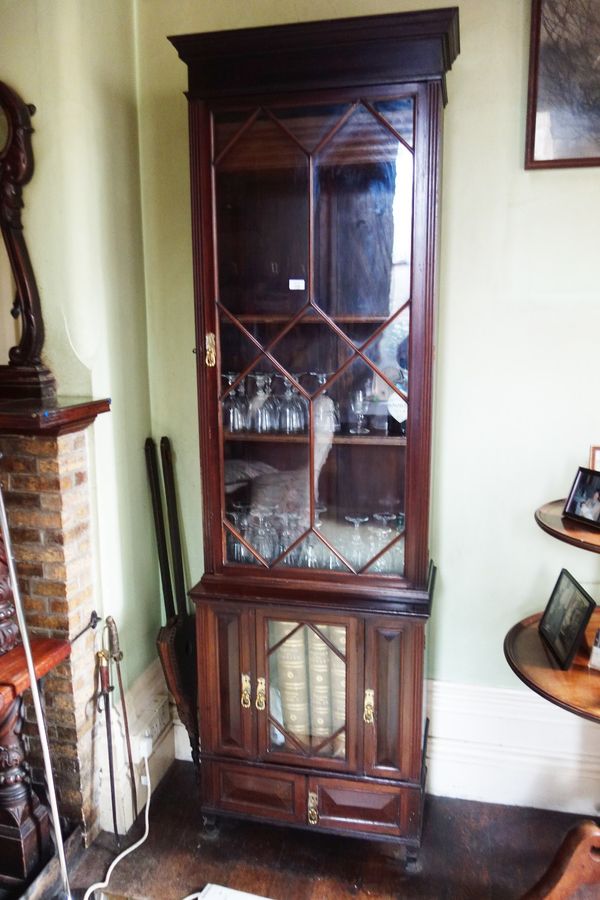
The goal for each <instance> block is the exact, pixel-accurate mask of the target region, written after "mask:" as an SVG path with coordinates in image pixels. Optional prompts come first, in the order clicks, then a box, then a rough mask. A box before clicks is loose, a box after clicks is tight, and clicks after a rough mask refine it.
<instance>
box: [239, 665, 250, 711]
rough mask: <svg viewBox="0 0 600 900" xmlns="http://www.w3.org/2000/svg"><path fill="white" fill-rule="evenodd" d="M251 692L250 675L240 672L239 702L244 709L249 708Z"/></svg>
mask: <svg viewBox="0 0 600 900" xmlns="http://www.w3.org/2000/svg"><path fill="white" fill-rule="evenodd" d="M251 693H252V685H251V683H250V676H249V675H246V674H244V673H242V695H241V697H240V703H241V704H242V706H243V708H244V709H250V705H251Z"/></svg>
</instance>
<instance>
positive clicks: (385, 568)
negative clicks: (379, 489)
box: [344, 511, 404, 574]
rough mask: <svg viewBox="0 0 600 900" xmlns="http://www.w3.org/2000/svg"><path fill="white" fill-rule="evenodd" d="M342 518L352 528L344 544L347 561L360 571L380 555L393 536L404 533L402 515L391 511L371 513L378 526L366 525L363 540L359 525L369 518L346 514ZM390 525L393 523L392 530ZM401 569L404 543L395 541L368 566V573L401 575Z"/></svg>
mask: <svg viewBox="0 0 600 900" xmlns="http://www.w3.org/2000/svg"><path fill="white" fill-rule="evenodd" d="M344 518H345V519H346V521H347V522H350V524H351V525H352V526H353V528H352V534H351V537H350V540H349V541H348V542H347V544H346V547H345V549H346V552H347V554H348V559H349V561H350V562H351V563H352V565H353V566H354V568H355V569H362V568H363V567H364V566H365V565H367V563H368V562H369V560H370V559H373V557H375V556H377V554H378V553H381V551H382V550H384V549H385V547H387V546H388V544H389V543H390V542H391V541H392V539H393V538H394V537H395V536H396V535H397V534H401V533H402V532H403V531H404V513H395V512H391V511H384V512H378V513H374V514H373V516H372V518H373V519H374V521H375V522H377V523H378V525H370V526H369V527H368V537H367V540H365V539H364V537H363V529H362V528H361V526H362V525H365V524H366V523H367V522H369V521H370V518H371V517H370V516H366V515H359V514H355V515H346V516H344ZM392 522H395V523H396V527H395V528H392V527H391V523H392ZM403 568H404V541H399V542H398V543H396V544H395V545H394V546H393V547H392V548H391V550H389V551H388V552H387V553H384V554H383V555H382V556H380V557H379V558H378V559H377V560H376V562H374V563H373V565H372V566H370V567H369V571H370V572H375V573H378V574H386V573H388V574H389V573H391V572H401V571H403Z"/></svg>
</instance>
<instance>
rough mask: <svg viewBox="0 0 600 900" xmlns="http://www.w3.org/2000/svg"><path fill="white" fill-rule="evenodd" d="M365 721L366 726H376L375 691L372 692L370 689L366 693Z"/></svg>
mask: <svg viewBox="0 0 600 900" xmlns="http://www.w3.org/2000/svg"><path fill="white" fill-rule="evenodd" d="M363 720H364V723H365V725H374V724H375V691H372V690H371V689H370V688H367V689H366V691H365V705H364V708H363Z"/></svg>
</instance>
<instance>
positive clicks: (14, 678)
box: [0, 638, 71, 711]
mask: <svg viewBox="0 0 600 900" xmlns="http://www.w3.org/2000/svg"><path fill="white" fill-rule="evenodd" d="M70 653H71V645H70V643H69V642H68V641H61V640H58V639H56V638H32V639H31V655H32V656H33V664H34V666H35V674H36V677H37V678H38V679H39V678H43V677H44V675H47V674H48V672H49V671H50V670H51V669H53V668H54V667H55V666H58V665H59V663H61V662H63V661H64V660H65V659H67V657H68V656H69V655H70ZM28 687H29V672H28V670H27V660H26V659H25V651H24V649H23V645H22V644H20V645H19V646H18V647H14V648H13V649H12V650H9V651H8V653H5V654H4V655H3V656H0V711H1V710H2V709H3V708H4V707H5V706H8V705H9V704H11V703H12V702H13V701H14V700H16V698H17V697H20V696H21V694H23V692H24V691H26V690H27V688H28Z"/></svg>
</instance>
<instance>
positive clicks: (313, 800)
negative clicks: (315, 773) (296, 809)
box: [308, 791, 319, 825]
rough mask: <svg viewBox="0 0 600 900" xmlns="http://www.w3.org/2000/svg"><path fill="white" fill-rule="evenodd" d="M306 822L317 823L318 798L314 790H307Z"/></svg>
mask: <svg viewBox="0 0 600 900" xmlns="http://www.w3.org/2000/svg"><path fill="white" fill-rule="evenodd" d="M308 824H309V825H318V824H319V798H318V796H317V794H316V793H315V791H309V792H308Z"/></svg>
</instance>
